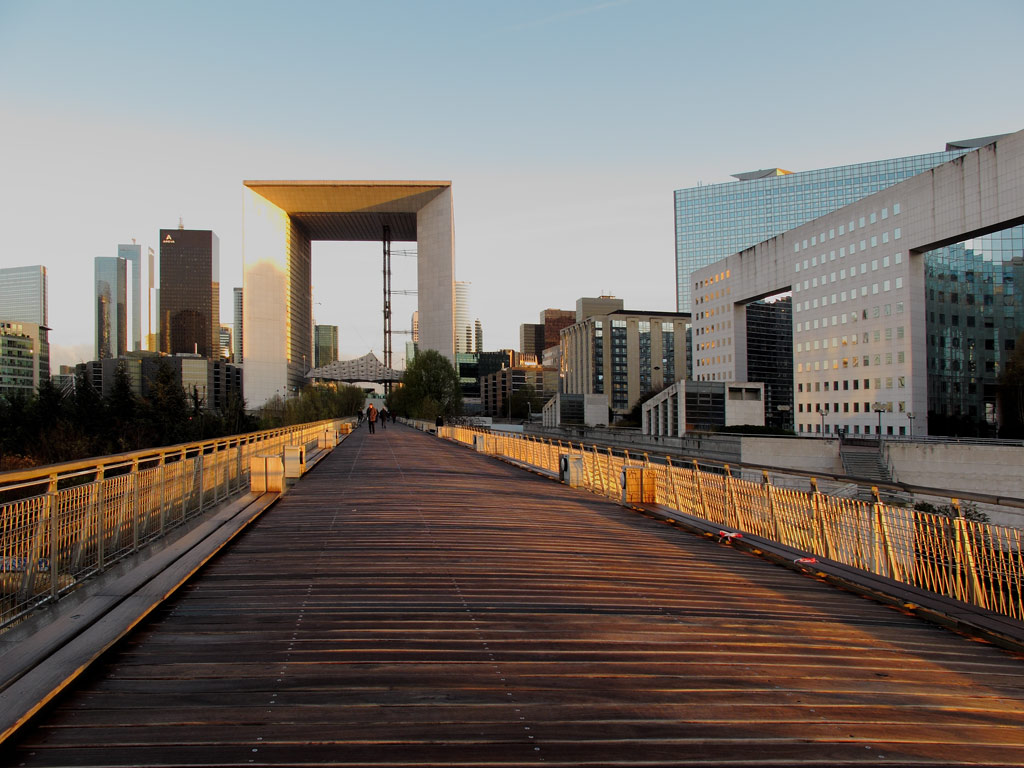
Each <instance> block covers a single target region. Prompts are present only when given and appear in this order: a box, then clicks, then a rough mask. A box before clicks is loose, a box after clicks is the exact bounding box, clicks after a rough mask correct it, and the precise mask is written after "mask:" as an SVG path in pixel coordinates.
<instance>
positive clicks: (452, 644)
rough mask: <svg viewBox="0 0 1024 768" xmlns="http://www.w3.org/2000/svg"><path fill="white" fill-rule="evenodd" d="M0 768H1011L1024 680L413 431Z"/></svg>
mask: <svg viewBox="0 0 1024 768" xmlns="http://www.w3.org/2000/svg"><path fill="white" fill-rule="evenodd" d="M5 759H6V760H7V762H8V763H9V764H12V765H27V766H38V765H76V766H85V765H240V766H248V765H260V764H278V765H284V764H287V765H363V766H366V765H381V766H383V765H388V766H398V765H401V766H428V765H430V766H437V765H492V766H493V765H531V764H546V765H588V766H602V765H672V764H678V765H868V764H870V765H952V764H961V763H962V764H967V763H970V764H985V765H1016V766H1019V765H1022V764H1024V661H1022V660H1021V659H1019V658H1016V657H1014V656H1013V655H1012V654H1009V653H1007V652H1004V651H1001V650H999V649H996V648H994V647H991V646H988V645H986V644H984V643H979V642H972V641H970V640H967V639H965V638H962V637H960V636H958V635H955V634H952V633H949V632H946V631H945V630H942V629H940V628H938V627H935V626H933V625H930V624H927V623H924V622H921V621H919V620H917V619H915V618H913V617H911V616H907V615H904V614H902V613H900V612H897V611H895V610H893V609H890V608H886V607H883V606H880V605H877V604H875V603H873V602H870V601H868V600H865V599H863V598H859V597H856V596H854V595H851V594H848V593H845V592H841V591H839V590H837V589H835V588H833V587H831V586H829V585H827V584H824V583H821V582H819V581H816V580H815V579H813V578H810V577H808V576H803V575H800V574H797V573H794V572H791V571H788V570H786V569H783V568H778V567H776V566H773V565H771V564H769V563H767V562H765V561H763V560H761V559H759V558H757V557H754V556H752V555H749V554H746V553H743V552H737V551H734V550H732V549H731V548H730V547H729V546H728V545H720V544H716V543H714V542H713V541H710V540H708V539H701V538H697V537H693V536H691V535H689V534H686V533H684V532H682V531H679V530H677V529H675V528H672V527H670V526H668V525H666V524H664V523H661V522H658V521H656V520H652V519H649V518H646V517H644V516H642V515H639V514H637V513H635V512H631V511H629V510H626V509H623V508H621V507H619V506H617V505H615V504H612V503H609V502H607V501H604V500H602V499H600V498H598V497H595V496H593V495H590V494H588V493H586V492H580V491H574V490H571V489H569V488H566V487H564V486H561V485H559V484H557V483H555V482H552V481H550V480H547V479H544V478H541V477H537V476H535V475H532V474H530V473H528V472H524V471H522V470H520V469H516V468H513V467H510V466H508V465H505V464H503V463H501V462H498V461H496V460H494V459H490V458H487V457H483V456H480V455H477V454H475V453H473V452H472V451H470V450H468V449H466V448H464V447H460V446H457V445H453V444H450V443H446V442H443V441H440V440H438V439H436V438H434V437H432V436H429V435H425V434H422V433H419V432H415V431H413V430H411V429H408V428H405V427H402V426H401V425H389V426H388V428H387V429H386V430H381V429H379V428H378V430H377V434H375V435H369V434H367V432H366V430H365V428H362V429H359V430H358V431H356V432H355V433H354V434H353V435H352V436H350V437H349V438H348V439H347V440H346V441H345V442H344V443H343V444H342V445H341V446H339V448H338V449H337V450H335V451H334V453H333V454H332V455H331V456H330V457H328V458H327V459H325V460H324V461H323V462H322V463H321V464H320V465H319V466H318V467H317V468H316V469H315V470H314V471H313V472H311V473H310V474H308V475H307V476H306V477H305V478H303V479H302V480H301V481H300V482H299V483H298V484H297V485H296V486H295V488H294V489H292V490H291V491H290V492H289V493H288V494H287V495H286V496H285V497H284V499H282V501H281V502H279V503H278V504H277V505H276V506H274V507H272V508H271V509H270V510H269V511H268V512H266V513H265V514H264V515H263V517H261V518H260V519H259V520H258V521H257V522H256V523H255V524H254V525H253V526H252V528H251V529H250V530H249V531H248V532H246V533H245V534H243V536H242V537H241V538H240V539H239V540H238V541H237V543H235V544H234V545H232V546H231V548H230V550H228V551H226V552H225V553H223V554H221V555H220V556H218V557H217V558H216V559H215V560H214V561H212V562H211V563H210V564H209V565H208V566H207V567H206V568H205V569H204V570H203V571H202V572H201V573H200V574H199V576H198V577H197V578H196V579H194V580H193V581H192V582H190V583H189V584H188V585H186V587H185V588H183V590H182V591H181V592H179V594H178V595H177V596H176V597H175V598H174V599H173V600H172V602H170V603H169V604H168V605H167V606H166V607H165V608H162V609H160V610H159V611H158V615H157V616H156V617H155V618H154V619H152V620H151V621H149V622H147V623H146V624H145V625H144V626H142V627H141V628H140V629H139V630H138V631H137V632H136V633H135V634H133V635H132V636H131V637H130V638H129V639H128V640H127V641H126V642H124V643H123V644H122V646H121V647H119V648H118V650H117V651H116V652H115V653H114V654H113V655H112V656H111V657H110V658H109V660H107V661H106V662H105V663H104V664H103V665H102V666H101V668H99V669H98V670H97V671H96V672H95V673H94V674H91V675H89V676H88V679H87V680H84V681H83V683H82V684H81V685H79V686H76V688H75V690H74V691H72V692H71V693H69V694H68V695H67V696H65V697H63V698H62V700H61V701H60V702H59V703H58V706H56V707H55V708H54V709H53V711H52V712H51V713H49V715H48V716H47V717H46V718H45V720H44V721H43V722H42V723H41V724H40V725H39V726H38V727H37V728H35V729H33V730H32V731H30V732H29V733H28V734H27V735H26V736H25V738H24V740H23V741H22V743H21V744H20V745H19V746H18V747H17V748H16V749H15V751H14V752H13V753H12V754H8V755H6V756H5Z"/></svg>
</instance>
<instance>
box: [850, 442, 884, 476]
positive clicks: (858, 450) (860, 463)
mask: <svg viewBox="0 0 1024 768" xmlns="http://www.w3.org/2000/svg"><path fill="white" fill-rule="evenodd" d="M839 455H840V457H841V458H842V460H843V471H844V472H845V473H846V475H847V477H853V478H857V479H858V480H870V481H872V482H874V483H891V482H892V476H891V475H890V474H889V470H888V468H887V467H886V466H885V464H884V463H883V462H882V455H881V453H880V452H879V450H878V445H877V444H875V445H857V444H856V443H851V442H849V441H846V442H844V443H843V444H842V446H841V447H840V449H839Z"/></svg>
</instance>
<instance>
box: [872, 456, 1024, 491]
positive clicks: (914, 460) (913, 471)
mask: <svg viewBox="0 0 1024 768" xmlns="http://www.w3.org/2000/svg"><path fill="white" fill-rule="evenodd" d="M886 452H887V453H888V456H889V463H890V466H891V467H892V469H893V472H894V474H895V479H896V480H898V481H899V482H901V483H907V484H908V485H918V486H922V487H924V488H949V489H956V490H959V491H960V492H962V493H986V494H992V495H996V496H1013V497H1016V498H1024V448H1021V447H1019V446H1010V445H968V444H959V443H910V442H907V443H903V442H890V443H886Z"/></svg>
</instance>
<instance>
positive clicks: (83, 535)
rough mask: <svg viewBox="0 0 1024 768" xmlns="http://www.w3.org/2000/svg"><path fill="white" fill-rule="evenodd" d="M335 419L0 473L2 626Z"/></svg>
mask: <svg viewBox="0 0 1024 768" xmlns="http://www.w3.org/2000/svg"><path fill="white" fill-rule="evenodd" d="M350 428H351V425H350V424H348V423H345V422H342V421H340V420H329V421H322V422H316V423H312V424H303V425H299V426H293V427H282V428H279V429H271V430H266V431H262V432H251V433H248V434H245V435H235V436H232V437H224V438H218V439H216V440H207V441H202V442H195V443H185V444H182V445H174V446H169V447H164V448H154V449H150V450H146V451H137V452H134V453H125V454H118V455H115V456H103V457H98V458H93V459H88V460H83V461H75V462H67V463H65V464H52V465H49V466H46V467H38V468H35V469H28V470H18V471H15V472H4V473H0V627H4V626H7V625H9V624H10V623H11V622H12V621H14V620H16V619H17V618H18V617H20V616H22V615H23V614H24V613H25V612H26V611H28V610H31V609H32V608H34V607H35V606H37V605H39V604H40V603H42V602H45V601H47V600H52V599H56V598H58V597H59V596H60V595H61V594H63V593H64V592H67V591H68V590H70V589H73V588H74V587H75V586H76V585H78V584H79V583H81V582H82V581H83V580H84V579H86V578H88V577H89V576H91V575H93V574H95V573H98V572H100V571H103V570H104V569H105V568H107V567H108V566H109V565H110V564H111V563H112V562H114V561H116V560H118V559H120V558H122V557H124V556H126V555H128V554H130V553H132V552H135V551H137V550H138V549H139V547H140V546H142V545H144V544H146V543H148V542H149V541H152V540H154V539H157V538H159V537H161V536H163V535H164V534H165V533H166V532H167V531H169V530H171V529H172V528H174V527H176V526H178V525H180V524H181V523H183V522H185V521H186V520H189V519H192V518H194V517H196V516H198V515H200V514H202V513H203V512H205V511H207V510H209V509H211V508H213V507H214V506H216V505H218V504H220V503H221V502H223V501H226V500H227V499H230V498H232V497H234V496H237V495H239V494H240V493H242V492H243V491H245V490H247V489H248V487H249V460H250V459H251V458H252V457H254V456H257V455H264V454H276V453H280V452H282V451H283V450H284V446H285V445H306V444H308V443H311V442H313V441H316V440H317V439H318V438H320V437H321V436H323V435H324V433H325V432H326V431H327V430H332V429H333V430H335V431H337V432H348V431H349V429H350Z"/></svg>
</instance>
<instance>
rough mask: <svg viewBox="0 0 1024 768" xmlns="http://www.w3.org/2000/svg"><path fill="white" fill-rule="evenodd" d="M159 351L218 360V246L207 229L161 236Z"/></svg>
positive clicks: (181, 230)
mask: <svg viewBox="0 0 1024 768" xmlns="http://www.w3.org/2000/svg"><path fill="white" fill-rule="evenodd" d="M282 322H283V320H282ZM160 351H161V352H165V353H167V354H175V353H189V352H195V353H198V354H200V355H202V356H203V357H207V358H217V357H220V240H219V239H218V238H217V236H216V235H215V234H214V233H213V232H211V231H210V230H208V229H184V228H179V229H161V230H160Z"/></svg>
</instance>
